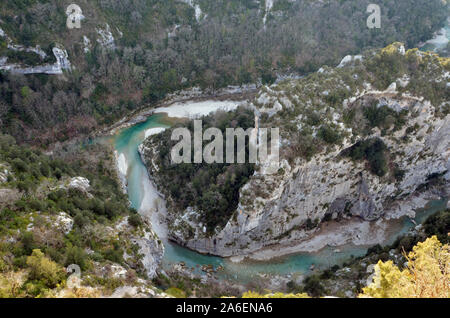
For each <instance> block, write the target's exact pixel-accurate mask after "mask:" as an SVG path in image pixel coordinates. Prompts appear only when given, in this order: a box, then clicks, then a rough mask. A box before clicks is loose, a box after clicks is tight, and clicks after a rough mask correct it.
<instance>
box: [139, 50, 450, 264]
mask: <svg viewBox="0 0 450 318" xmlns="http://www.w3.org/2000/svg"><path fill="white" fill-rule="evenodd" d="M391 58H392V59H393V58H395V59H396V62H395V63H398V64H399V65H403V64H404V65H405V71H404V72H398V73H396V74H394V75H395V76H398V78H394V81H393V83H390V84H389V85H388V87H387V88H386V86H383V84H380V83H379V79H380V78H379V77H380V75H379V74H378V73H377V72H378V70H376V69H375V70H374V69H373V68H371V63H372V62H373V60H374V59H382V60H383V59H391ZM363 59H364V60H363ZM362 60H363V61H362ZM411 61H413V62H411ZM378 63H379V62H378ZM341 64H342V65H340V67H339V68H335V69H331V68H325V69H322V70H321V71H320V72H319V73H316V74H312V75H310V76H308V77H306V78H304V79H298V80H288V81H285V82H282V83H279V84H277V85H272V86H271V87H265V88H263V89H262V90H261V92H260V93H259V96H257V97H256V98H255V100H254V101H253V103H252V105H251V107H253V108H254V109H255V113H257V114H259V115H260V116H261V118H263V119H264V120H263V121H262V122H263V123H262V125H264V126H265V127H280V130H281V136H282V141H281V163H280V170H279V171H278V174H275V175H266V174H264V173H263V172H264V167H259V170H257V171H256V172H255V174H254V175H253V177H252V178H251V179H250V180H249V182H248V183H247V184H246V185H245V186H244V187H243V188H242V189H241V191H240V201H239V202H240V203H239V208H238V209H237V211H236V212H235V214H234V216H233V217H232V218H230V220H229V221H228V223H227V224H226V226H225V227H224V228H216V231H215V233H214V235H212V236H208V235H207V234H205V230H204V227H203V225H202V224H201V223H200V222H199V211H196V208H195V207H192V208H189V209H187V210H186V211H169V212H170V213H169V216H168V219H169V220H170V222H169V224H170V226H169V230H170V231H169V232H170V234H169V235H170V238H171V239H173V240H174V241H176V242H178V243H179V244H181V245H184V246H186V247H188V248H191V249H193V250H196V251H199V252H201V253H209V254H214V255H219V256H225V257H228V256H239V255H247V254H249V253H252V252H255V251H258V250H260V249H262V248H265V247H268V246H273V245H275V244H278V245H280V244H281V245H282V246H291V245H292V244H297V245H300V246H302V247H301V248H300V249H299V250H316V249H320V248H322V247H324V246H326V245H340V244H344V243H355V244H372V243H374V244H375V243H379V241H381V240H382V239H383V237H384V236H383V233H382V232H383V231H385V230H386V224H387V223H386V222H388V220H390V219H398V218H400V217H402V216H405V215H408V216H414V213H415V212H414V210H415V209H417V208H421V207H423V206H424V205H425V203H426V201H427V199H432V198H439V197H445V196H447V195H448V190H449V186H448V185H449V179H450V172H449V167H450V160H449V156H450V115H449V113H448V107H449V101H448V86H449V84H448V82H449V77H450V76H449V71H448V60H445V59H441V58H439V57H438V56H435V55H433V54H429V53H422V52H419V51H417V50H410V51H408V52H405V50H404V47H403V46H401V45H400V44H394V45H391V46H390V47H387V48H386V49H383V50H381V51H380V52H377V53H373V52H372V53H370V54H368V55H366V56H364V57H361V58H360V59H351V62H349V63H341ZM412 64H414V65H416V64H418V65H419V67H421V68H422V71H420V72H417V71H410V70H409V68H410V67H412ZM387 71H388V70H387ZM389 71H390V70H389ZM420 81H427V82H429V83H433V85H435V86H436V87H438V90H441V89H444V90H445V92H442V91H439V93H433V92H432V93H431V94H430V93H429V92H425V91H423V90H422V89H421V88H418V86H417V83H418V82H420ZM380 87H383V89H380ZM422 94H423V95H426V96H423V95H422ZM433 94H435V96H436V95H438V94H443V95H441V98H440V99H434V100H433V102H431V101H430V100H429V98H431V97H430V96H433ZM371 112H375V116H373V114H372V113H371ZM381 112H384V113H382V116H380V119H379V120H378V119H377V116H378V115H379V114H380V113H381ZM265 114H267V115H265ZM311 118H313V119H314V118H317V120H312V119H311ZM374 118H375V119H374ZM327 127H331V129H330V130H331V131H332V132H334V133H336V135H337V137H336V139H333V138H328V137H327V135H324V134H325V133H324V131H325V132H326V129H328V128H327ZM329 134H330V133H329ZM305 136H306V137H308V138H312V139H310V140H312V143H310V146H309V148H307V149H306V150H308V149H310V148H311V149H313V150H314V151H309V152H308V151H306V150H305V143H307V141H308V138H306V137H305ZM298 138H301V141H302V142H299V141H298ZM367 140H369V141H370V140H376V141H378V142H379V144H381V145H383V147H384V148H383V149H384V150H379V152H380V153H381V154H378V155H377V154H376V153H375V154H374V153H372V152H371V151H372V150H371V149H369V150H367V151H366V156H369V157H370V156H375V157H376V156H378V157H376V160H372V159H371V160H372V161H370V160H356V159H355V158H356V157H357V156H353V157H352V155H349V153H352V151H354V150H355V147H356V148H357V147H359V145H360V144H361V142H363V141H367ZM324 141H325V142H324ZM140 151H141V154H142V156H143V158H144V160H145V161H146V162H147V167H148V169H149V172H150V175H152V176H154V177H155V180H156V183H157V182H158V167H157V164H156V163H155V161H154V160H153V158H154V156H155V154H156V153H157V149H152V146H151V138H150V140H147V141H146V142H144V145H143V146H142V147H141V148H140ZM305 152H306V153H307V154H308V155H305V154H304V153H305ZM377 160H378V161H382V163H380V162H377ZM376 165H380V167H381V168H380V169H381V170H379V171H375V170H374V166H376ZM374 171H375V172H374ZM161 191H162V192H163V193H164V189H161ZM167 199H168V200H171V198H167ZM329 222H334V223H336V222H339V223H337V224H338V226H337V227H338V229H339V230H338V231H340V233H334V234H335V235H334V236H333V235H331V236H330V235H323V236H322V237H321V239H320V240H321V241H320V242H318V241H315V240H314V239H315V237H317V235H319V234H320V233H322V232H323V231H321V228H322V227H324V225H326V224H327V223H329ZM362 229H365V230H362ZM376 231H377V233H378V234H377V235H375V236H374V232H376ZM380 233H381V234H380ZM322 234H323V233H322ZM322 234H321V235H322ZM324 237H325V239H324Z"/></svg>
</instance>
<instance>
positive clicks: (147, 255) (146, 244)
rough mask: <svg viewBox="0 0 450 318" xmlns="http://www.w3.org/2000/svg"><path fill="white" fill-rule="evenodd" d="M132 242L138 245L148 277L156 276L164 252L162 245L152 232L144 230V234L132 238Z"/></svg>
mask: <svg viewBox="0 0 450 318" xmlns="http://www.w3.org/2000/svg"><path fill="white" fill-rule="evenodd" d="M132 241H133V243H135V244H137V245H139V254H141V255H143V258H142V261H141V262H142V265H143V266H144V268H145V271H146V273H147V276H148V278H149V279H152V278H155V277H156V276H157V271H158V269H159V266H160V265H161V261H162V257H163V254H164V246H163V245H162V243H161V242H160V241H159V240H158V238H157V236H156V234H155V233H154V232H145V233H144V236H142V237H139V238H134V239H133V240H132Z"/></svg>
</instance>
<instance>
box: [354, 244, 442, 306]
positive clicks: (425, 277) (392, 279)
mask: <svg viewBox="0 0 450 318" xmlns="http://www.w3.org/2000/svg"><path fill="white" fill-rule="evenodd" d="M405 257H406V258H407V260H408V263H407V266H406V268H405V269H404V270H400V269H399V268H398V267H397V266H395V265H394V264H393V262H392V261H388V262H386V263H384V262H382V261H380V262H379V263H378V264H377V265H376V266H375V277H374V279H373V282H372V284H370V285H369V286H368V287H366V288H364V289H363V293H362V294H361V295H360V296H359V297H374V298H449V297H450V246H449V245H442V243H441V242H439V240H438V239H437V237H436V236H433V237H431V238H429V239H427V240H426V241H425V242H423V243H418V244H417V246H415V247H414V248H413V250H412V252H410V253H409V254H408V255H405Z"/></svg>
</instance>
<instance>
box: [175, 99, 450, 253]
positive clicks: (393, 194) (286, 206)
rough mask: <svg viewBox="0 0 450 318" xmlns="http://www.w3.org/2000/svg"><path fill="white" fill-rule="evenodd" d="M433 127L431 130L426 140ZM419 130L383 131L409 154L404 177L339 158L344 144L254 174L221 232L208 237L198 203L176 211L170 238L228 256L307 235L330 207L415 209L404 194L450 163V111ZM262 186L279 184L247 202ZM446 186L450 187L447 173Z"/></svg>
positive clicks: (364, 212)
mask: <svg viewBox="0 0 450 318" xmlns="http://www.w3.org/2000/svg"><path fill="white" fill-rule="evenodd" d="M429 106H430V105H429V104H428V103H425V104H422V103H418V104H417V105H416V106H415V107H416V108H418V109H420V114H421V115H420V116H419V117H417V118H416V119H415V120H414V121H422V120H424V119H425V118H427V117H428V116H429V114H430V113H429V111H431V108H430V107H429ZM411 124H413V125H414V123H413V122H412V123H411ZM430 127H432V128H431V129H432V132H431V133H430V134H428V135H423V139H422V140H419V139H420V136H421V135H422V134H423V133H424V132H425V131H427V130H428V129H429V128H430ZM398 135H400V133H399V134H398ZM412 138H413V141H412V142H411V143H408V144H402V145H398V144H396V143H395V141H394V140H392V139H390V138H385V139H383V140H384V141H385V142H386V143H387V144H388V145H390V146H391V147H397V151H399V152H405V153H406V154H407V155H406V156H405V157H404V158H402V160H401V161H399V162H398V164H399V165H400V166H401V168H402V169H403V170H404V171H405V176H404V179H403V181H401V182H400V183H395V182H389V181H386V180H381V178H379V177H377V176H374V175H372V174H370V173H369V172H367V171H366V169H365V166H364V164H363V163H354V162H352V161H351V160H349V159H342V158H340V157H339V151H337V152H335V153H333V154H329V155H326V156H324V155H318V156H315V157H314V158H313V159H312V160H311V161H310V162H308V163H303V164H299V165H296V166H294V167H293V168H291V169H290V170H291V172H290V173H287V174H286V175H285V176H284V177H283V178H278V177H273V178H272V176H264V177H263V178H258V177H260V176H257V175H255V176H254V178H253V179H252V180H251V181H250V182H249V184H247V186H246V187H244V188H243V189H242V191H241V206H240V212H238V215H237V217H236V218H235V219H231V220H230V221H229V222H228V224H227V225H226V226H225V228H224V229H222V230H220V231H219V232H217V233H216V235H215V236H213V237H210V238H208V237H203V236H202V234H203V228H202V226H201V224H198V223H196V221H195V220H196V219H195V217H193V216H192V215H193V214H192V211H186V213H185V214H183V215H181V216H179V217H177V218H176V221H175V223H174V225H175V226H176V228H175V229H174V230H173V231H172V232H171V238H172V239H173V240H174V241H176V242H178V243H179V244H181V245H184V246H186V247H188V248H190V249H193V250H196V251H199V252H202V253H209V254H214V255H219V256H225V257H228V256H235V255H245V254H248V253H251V252H254V251H257V250H259V249H261V248H263V247H265V246H269V245H272V244H278V243H283V242H284V243H288V242H290V241H292V242H294V241H302V240H307V239H309V238H310V237H311V236H312V235H313V233H314V232H315V231H316V229H308V227H307V226H305V224H306V222H308V220H312V221H314V220H319V221H322V220H323V219H324V218H325V217H326V216H327V215H329V216H331V219H337V218H339V219H342V218H344V219H350V218H351V217H359V218H361V219H362V220H364V221H367V222H369V221H374V220H377V219H379V218H380V217H383V218H386V219H390V218H399V217H401V216H404V215H409V214H410V213H411V212H413V211H411V210H410V209H408V207H409V206H408V205H407V204H405V206H404V209H403V208H402V205H403V204H404V202H405V201H408V200H409V198H413V197H414V196H415V193H416V190H417V189H418V188H419V187H420V186H421V185H423V184H426V183H427V180H428V179H429V178H430V176H432V175H438V174H443V173H445V172H446V171H448V170H449V168H450V161H449V154H450V116H447V117H445V118H444V119H441V120H438V119H435V120H434V121H433V123H432V124H431V123H430V125H425V127H423V128H422V129H421V130H420V131H419V134H418V135H415V136H413V137H412ZM340 150H343V149H340ZM261 187H266V189H268V191H270V190H274V189H276V191H274V192H273V197H269V198H258V197H257V196H254V195H253V196H251V199H250V200H251V201H253V202H255V203H257V202H259V203H260V204H254V206H253V207H249V206H244V204H243V203H242V202H243V201H244V200H245V199H247V200H248V194H247V193H248V192H250V193H254V192H255V189H260V188H261ZM443 188H444V189H445V188H447V189H448V180H447V182H446V184H445V185H443ZM425 202H426V201H425ZM425 202H423V204H425ZM417 207H421V206H420V205H419V206H417ZM344 222H345V221H344ZM177 225H178V226H177ZM189 232H191V233H192V232H194V233H195V235H194V237H189V235H188V234H187V233H189Z"/></svg>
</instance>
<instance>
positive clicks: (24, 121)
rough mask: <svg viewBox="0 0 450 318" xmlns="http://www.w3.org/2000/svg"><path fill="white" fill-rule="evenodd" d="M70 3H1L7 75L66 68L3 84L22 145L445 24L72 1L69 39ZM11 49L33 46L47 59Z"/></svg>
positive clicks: (345, 9) (433, 16)
mask: <svg viewBox="0 0 450 318" xmlns="http://www.w3.org/2000/svg"><path fill="white" fill-rule="evenodd" d="M72 2H73V1H66V0H64V1H56V0H21V1H16V0H4V1H2V2H1V3H0V28H1V29H2V30H3V33H4V34H3V36H2V35H1V33H0V57H7V63H15V64H18V65H23V66H25V65H26V66H36V65H41V64H43V63H54V62H55V59H54V57H53V54H52V48H54V47H55V46H57V45H58V47H59V46H62V47H63V48H64V49H65V50H67V53H68V60H69V61H70V63H71V71H64V75H63V76H54V75H43V74H35V75H27V76H23V75H14V74H11V73H10V72H0V96H1V99H0V126H1V131H2V132H3V133H8V134H12V135H14V136H15V137H16V138H17V139H18V141H19V142H23V141H25V142H30V143H36V144H40V145H46V144H49V143H51V142H54V141H56V140H66V139H69V138H72V137H75V136H79V135H84V134H87V133H89V132H90V131H92V130H93V129H95V128H97V127H98V126H99V125H105V124H110V123H112V122H113V121H114V120H117V119H118V118H120V117H121V116H123V115H124V114H125V113H127V112H129V111H130V110H134V109H136V108H139V107H141V106H142V105H143V104H145V103H149V102H155V101H157V100H160V99H161V98H163V97H164V96H165V95H166V94H167V93H169V92H173V91H176V90H179V89H182V88H187V87H192V86H196V85H198V86H200V87H202V88H219V87H223V86H226V85H229V84H243V83H256V82H258V81H260V80H261V81H262V83H268V82H272V81H274V79H275V78H276V76H277V75H279V74H285V73H291V72H296V73H300V74H303V73H307V72H310V71H313V70H317V69H318V68H319V67H320V66H322V65H323V64H328V65H335V64H337V63H338V62H339V61H340V59H341V58H342V57H343V56H345V55H347V54H356V53H358V52H361V51H362V49H364V48H370V47H382V46H385V45H387V44H388V43H392V42H394V41H402V42H404V43H406V44H407V45H408V46H410V47H411V46H415V45H416V44H417V43H418V42H420V41H423V40H426V39H428V38H430V37H431V35H432V33H433V31H435V30H437V29H438V28H439V27H441V26H442V24H443V22H444V20H445V19H446V17H447V15H448V7H447V4H446V1H442V0H413V1H411V0H398V1H390V0H378V1H372V0H371V1H369V0H358V1H355V0H344V1H337V0H330V1H316V0H314V1H312V0H296V1H288V0H276V1H274V3H273V6H272V7H271V6H270V5H269V3H266V2H265V1H263V0H262V1H254V0H217V1H210V0H193V1H181V0H180V1H176V0H168V1H161V0H126V1H119V0H112V1H104V0H96V1H87V0H79V1H77V2H76V3H77V4H78V5H79V6H80V7H81V9H82V11H83V16H84V19H83V20H82V21H81V29H72V30H69V29H68V28H67V27H66V19H67V16H66V13H65V11H66V8H67V6H68V5H69V4H71V3H72ZM372 2H375V3H379V4H380V6H381V12H382V28H381V29H373V30H370V29H368V28H367V26H366V20H367V17H368V14H367V13H366V9H367V5H368V4H369V3H372ZM8 45H9V46H11V45H22V46H23V47H24V48H32V47H33V48H34V47H35V46H36V45H40V48H41V49H42V52H45V57H43V56H44V54H42V55H43V56H39V54H36V52H33V51H32V50H17V49H16V50H13V49H11V48H10V47H9V46H8ZM2 63H5V61H3V62H0V64H2Z"/></svg>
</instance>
